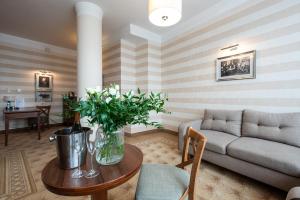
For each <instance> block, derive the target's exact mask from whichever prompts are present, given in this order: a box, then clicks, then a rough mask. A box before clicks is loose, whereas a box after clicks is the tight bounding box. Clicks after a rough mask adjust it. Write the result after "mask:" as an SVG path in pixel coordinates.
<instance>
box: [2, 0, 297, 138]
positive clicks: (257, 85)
mask: <svg viewBox="0 0 300 200" xmlns="http://www.w3.org/2000/svg"><path fill="white" fill-rule="evenodd" d="M1 36H2V35H0V72H1V74H0V83H1V85H0V98H1V100H2V98H3V95H7V94H8V92H7V91H8V89H9V90H10V94H16V95H21V96H23V97H24V98H25V101H26V105H27V106H33V105H35V102H34V72H36V71H37V70H39V69H42V68H46V69H47V70H50V71H52V72H53V74H54V101H53V102H52V106H53V109H52V113H51V114H52V119H54V120H56V121H59V120H60V119H59V117H56V116H55V115H56V114H58V113H60V112H61V94H63V93H65V92H67V91H69V90H76V56H75V54H76V52H71V53H70V50H58V49H59V48H54V47H53V46H49V47H48V46H47V45H46V46H45V44H39V45H37V43H35V45H31V43H30V42H29V43H26V42H24V43H22V42H21V43H20V44H19V43H17V42H13V40H3V39H1ZM20 40H21V39H19V41H20ZM237 43H238V44H239V48H238V49H237V50H236V51H232V52H230V51H220V49H221V48H223V47H226V46H229V45H232V44H237ZM45 47H47V49H50V51H49V50H47V51H45ZM248 50H256V52H257V54H256V79H249V80H236V81H223V82H216V81H215V60H216V58H218V57H222V56H226V55H230V54H236V53H239V52H243V51H248ZM299 77H300V1H296V0H272V1H269V0H264V1H257V2H254V3H251V4H249V5H247V6H245V5H243V6H240V7H239V8H236V9H235V10H234V11H233V12H232V13H229V14H228V15H226V16H224V17H223V18H222V19H215V20H214V21H211V22H210V23H207V24H205V25H202V26H201V27H195V28H193V29H192V30H190V31H188V32H186V33H184V34H180V35H178V36H176V37H175V38H173V39H171V40H168V41H166V42H163V43H162V44H161V45H158V44H153V43H151V42H145V43H143V44H135V43H132V42H129V41H127V40H125V39H121V40H120V41H119V42H117V43H116V44H113V45H111V46H109V47H104V49H103V82H104V84H103V85H104V86H107V85H109V84H111V83H117V84H120V86H121V90H122V92H126V91H128V90H130V89H133V90H136V89H137V88H138V87H139V88H141V89H142V90H143V91H145V92H149V91H155V92H159V91H162V92H164V93H167V95H168V97H169V102H168V103H167V108H168V110H169V111H171V112H172V113H171V114H170V115H169V114H165V115H162V116H157V115H153V119H155V120H157V121H162V123H163V124H164V126H165V128H167V129H170V130H174V131H176V130H177V127H178V125H179V124H180V123H181V122H185V121H189V120H194V119H199V118H200V117H202V116H203V111H204V109H206V108H211V109H255V110H261V111H270V112H300V78H299ZM16 89H22V92H21V93H20V94H17V92H16ZM0 105H1V108H3V107H4V106H5V104H4V103H3V101H1V104H0ZM0 115H2V113H1V114H0ZM0 117H1V116H0ZM22 125H23V124H22V122H14V123H13V127H20V126H22ZM0 129H3V121H1V122H0ZM142 130H147V129H145V127H140V126H132V127H128V128H127V132H132V133H134V132H138V131H142Z"/></svg>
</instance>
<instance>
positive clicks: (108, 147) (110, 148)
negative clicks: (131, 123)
mask: <svg viewBox="0 0 300 200" xmlns="http://www.w3.org/2000/svg"><path fill="white" fill-rule="evenodd" d="M97 131H98V133H99V134H98V135H99V137H100V138H99V141H98V143H99V144H98V148H97V151H96V160H97V162H98V163H99V164H101V165H113V164H116V163H119V162H120V161H121V160H122V159H123V157H124V132H123V129H120V130H118V131H115V132H111V133H104V132H103V130H102V128H101V127H99V128H98V130H97Z"/></svg>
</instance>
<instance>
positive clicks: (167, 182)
mask: <svg viewBox="0 0 300 200" xmlns="http://www.w3.org/2000/svg"><path fill="white" fill-rule="evenodd" d="M206 142H207V139H206V137H205V136H204V135H203V134H201V133H200V132H197V131H196V130H194V129H192V128H189V129H188V131H187V134H186V135H185V142H184V149H183V153H182V162H181V163H180V164H179V165H177V166H176V167H175V166H171V165H163V164H144V165H143V166H142V169H141V172H140V177H139V180H138V184H137V189H136V194H135V199H136V200H187V199H188V200H194V199H195V188H196V177H197V175H198V171H199V170H198V169H199V167H200V162H201V158H202V154H203V152H204V148H205V144H206ZM190 149H191V150H193V153H194V154H193V155H194V156H191V155H189V150H190ZM189 164H192V170H191V175H189V173H188V172H187V171H186V170H185V169H184V168H185V166H187V165H189Z"/></svg>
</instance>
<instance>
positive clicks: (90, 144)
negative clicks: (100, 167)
mask: <svg viewBox="0 0 300 200" xmlns="http://www.w3.org/2000/svg"><path fill="white" fill-rule="evenodd" d="M97 135H98V134H97V131H92V130H89V131H87V132H86V137H85V139H86V146H87V150H88V152H89V153H90V154H91V169H90V170H89V171H87V173H86V174H85V177H86V178H94V177H96V176H98V175H99V172H98V171H96V170H95V169H94V165H93V160H94V153H95V151H96V148H97V147H96V145H97V139H98V137H97Z"/></svg>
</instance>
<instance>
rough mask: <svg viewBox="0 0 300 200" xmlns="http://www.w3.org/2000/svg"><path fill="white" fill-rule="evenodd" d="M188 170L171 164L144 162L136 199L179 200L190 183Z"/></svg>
mask: <svg viewBox="0 0 300 200" xmlns="http://www.w3.org/2000/svg"><path fill="white" fill-rule="evenodd" d="M189 180H190V175H189V174H188V172H187V171H185V170H182V169H180V168H177V167H175V166H171V165H162V164H144V165H143V166H142V169H141V172H140V177H139V181H138V185H137V190H136V200H177V199H179V198H180V197H181V196H182V195H183V193H184V192H185V190H186V189H187V187H188V185H189Z"/></svg>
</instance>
